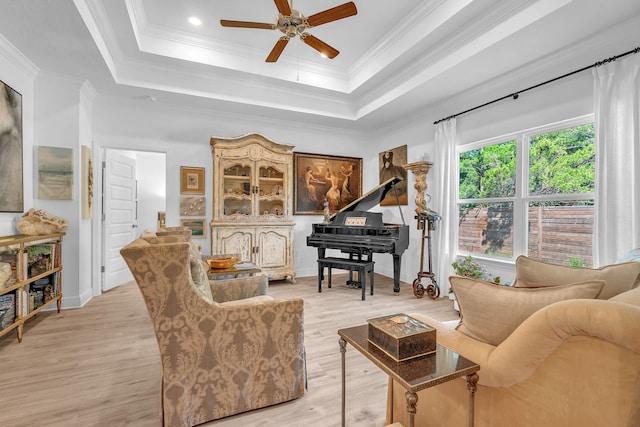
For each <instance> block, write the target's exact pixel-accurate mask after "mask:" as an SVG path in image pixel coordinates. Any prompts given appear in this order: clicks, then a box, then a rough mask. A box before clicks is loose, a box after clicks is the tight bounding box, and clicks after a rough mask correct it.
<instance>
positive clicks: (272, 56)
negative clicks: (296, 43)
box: [265, 37, 289, 62]
mask: <svg viewBox="0 0 640 427" xmlns="http://www.w3.org/2000/svg"><path fill="white" fill-rule="evenodd" d="M287 43H289V38H288V37H280V40H278V41H277V42H276V45H275V46H274V47H273V49H271V53H269V56H267V60H266V61H265V62H276V61H277V60H278V58H280V54H281V53H282V51H283V50H284V48H285V47H286V46H287Z"/></svg>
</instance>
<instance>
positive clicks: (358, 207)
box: [331, 176, 402, 219]
mask: <svg viewBox="0 0 640 427" xmlns="http://www.w3.org/2000/svg"><path fill="white" fill-rule="evenodd" d="M400 181H402V178H400V177H398V176H394V177H393V178H390V179H388V180H387V181H385V182H383V183H382V184H380V185H378V186H377V187H375V188H373V189H372V190H371V191H369V192H368V193H367V194H365V195H364V196H362V197H360V198H359V199H356V200H354V201H353V202H351V203H349V204H348V205H347V206H345V207H344V208H342V209H340V210H339V211H338V212H351V211H368V210H369V209H371V208H372V207H374V206H376V205H379V204H380V202H381V201H382V199H384V197H385V196H386V195H387V193H388V192H389V190H391V189H392V188H393V187H394V186H395V185H396V183H398V182H400ZM336 214H337V212H336V213H334V214H333V215H331V219H333V218H334V217H335V216H336Z"/></svg>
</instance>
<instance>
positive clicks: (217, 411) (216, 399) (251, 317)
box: [120, 237, 305, 426]
mask: <svg viewBox="0 0 640 427" xmlns="http://www.w3.org/2000/svg"><path fill="white" fill-rule="evenodd" d="M167 240H168V241H171V240H173V241H172V242H171V243H167V242H166V241H167ZM175 240H176V239H163V238H162V237H154V238H147V239H143V238H140V239H136V240H134V241H133V242H131V243H129V244H128V245H127V246H125V247H124V248H122V250H121V251H120V253H121V254H122V256H123V258H124V259H125V261H126V262H127V265H128V266H129V269H130V270H131V272H132V273H133V276H134V278H135V280H136V282H137V284H138V286H139V288H140V291H141V292H142V296H143V297H144V300H145V303H146V305H147V309H148V311H149V315H150V317H151V321H152V323H153V327H154V329H155V333H156V338H157V340H158V346H159V350H160V358H161V412H162V414H161V416H162V423H163V426H193V425H196V424H201V423H204V422H207V421H210V420H215V419H218V418H222V417H227V416H230V415H234V414H238V413H241V412H245V411H249V410H252V409H257V408H262V407H265V406H270V405H274V404H277V403H281V402H285V401H288V400H292V399H295V398H298V397H300V396H302V395H303V394H304V389H305V352H304V341H303V340H304V331H303V301H302V299H299V298H292V299H286V300H274V299H273V298H272V297H270V296H269V295H268V294H267V292H268V282H267V279H266V277H265V276H254V277H247V278H238V279H229V280H218V281H209V280H208V279H207V274H206V268H205V267H204V265H203V263H202V261H201V258H200V256H199V254H198V253H197V250H196V248H195V247H194V245H193V244H192V243H190V242H184V241H177V242H176V241H175Z"/></svg>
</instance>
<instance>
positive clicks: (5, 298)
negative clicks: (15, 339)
mask: <svg viewBox="0 0 640 427" xmlns="http://www.w3.org/2000/svg"><path fill="white" fill-rule="evenodd" d="M15 319H16V297H15V295H14V294H13V292H9V293H8V294H4V295H0V330H2V329H4V328H7V327H9V326H11V325H12V324H13V321H14V320H15Z"/></svg>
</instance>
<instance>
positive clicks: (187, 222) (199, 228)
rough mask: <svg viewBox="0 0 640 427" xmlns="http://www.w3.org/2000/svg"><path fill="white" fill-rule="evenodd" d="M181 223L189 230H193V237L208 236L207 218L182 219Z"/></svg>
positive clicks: (204, 237) (203, 237)
mask: <svg viewBox="0 0 640 427" xmlns="http://www.w3.org/2000/svg"><path fill="white" fill-rule="evenodd" d="M180 225H181V226H183V227H187V228H188V229H189V230H191V238H192V239H206V238H207V219H206V218H194V219H191V218H189V219H181V220H180Z"/></svg>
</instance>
